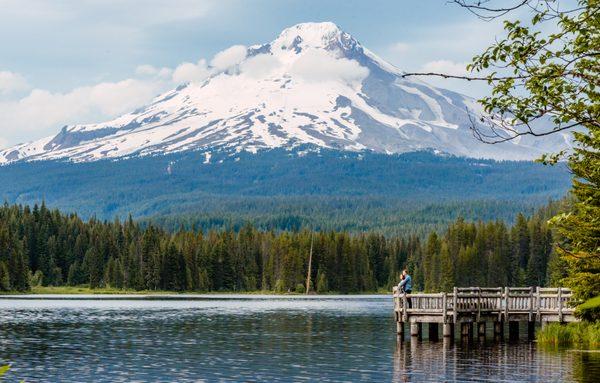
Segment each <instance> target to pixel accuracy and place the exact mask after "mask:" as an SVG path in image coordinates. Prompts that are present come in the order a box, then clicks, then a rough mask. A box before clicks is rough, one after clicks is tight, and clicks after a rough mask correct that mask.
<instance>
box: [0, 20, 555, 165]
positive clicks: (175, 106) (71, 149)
mask: <svg viewBox="0 0 600 383" xmlns="http://www.w3.org/2000/svg"><path fill="white" fill-rule="evenodd" d="M212 70H213V72H212V75H210V76H209V77H208V78H207V79H206V80H204V81H202V82H199V83H188V84H185V85H181V86H179V87H178V88H176V89H174V90H171V91H169V92H167V93H165V94H162V95H160V96H158V97H156V98H155V99H154V100H153V102H152V103H151V104H150V105H147V106H146V107H143V108H140V109H139V110H136V111H134V112H132V113H129V114H126V115H123V116H121V117H118V118H116V119H114V120H111V121H107V122H103V123H98V124H87V125H70V126H65V127H63V128H62V130H61V131H60V132H59V133H58V134H57V135H55V136H52V137H48V138H44V139H41V140H38V141H34V142H31V143H26V144H21V145H17V146H15V147H12V148H9V149H5V150H3V151H0V163H9V162H14V161H20V160H46V159H68V160H72V161H77V162H79V161H94V160H99V159H104V158H120V157H127V156H134V155H148V154H162V153H171V152H179V151H186V150H203V151H205V152H206V154H207V155H206V158H207V160H209V159H210V153H211V152H213V153H214V152H215V151H231V152H232V153H235V152H239V151H249V152H256V151H259V150H263V149H270V148H280V147H284V148H294V147H297V146H299V145H306V144H308V145H312V146H314V147H327V148H334V149H340V150H350V151H360V150H372V151H375V152H381V153H402V152H410V151H417V150H423V149H432V150H437V151H440V152H445V153H450V154H455V155H459V156H467V157H476V158H494V159H512V160H515V159H531V158H535V157H537V156H539V155H540V154H541V153H544V152H547V151H554V150H556V146H555V145H556V142H548V141H546V142H545V143H544V142H542V143H539V142H535V144H534V143H533V141H531V142H527V140H521V141H520V142H516V141H515V142H507V143H504V144H499V145H486V144H483V143H480V142H478V141H477V140H475V139H474V138H473V135H472V133H471V130H470V126H471V120H470V119H469V113H468V112H467V111H468V110H469V111H471V112H472V113H477V112H478V111H479V107H478V105H477V104H476V102H475V101H474V100H473V99H471V98H469V97H467V96H464V95H461V94H458V93H455V92H452V91H449V90H444V89H439V88H435V87H432V86H430V85H428V84H426V83H425V82H421V81H419V80H416V79H414V78H412V79H405V78H402V77H401V75H402V72H401V71H400V70H399V69H397V68H395V67H394V66H392V65H391V64H389V63H387V62H385V61H384V60H382V59H381V58H379V57H378V56H376V55H375V54H374V53H372V52H370V51H369V50H368V49H366V48H365V47H363V46H362V45H361V44H360V43H359V42H358V41H357V40H356V39H354V38H353V37H352V36H351V35H349V34H348V33H346V32H343V31H342V30H340V29H339V28H338V27H337V26H336V25H335V24H333V23H327V22H326V23H303V24H298V25H295V26H293V27H290V28H288V29H286V30H284V31H283V32H282V33H281V34H280V35H279V36H278V37H277V38H276V39H275V40H273V41H272V42H271V43H269V44H264V45H256V46H251V47H249V48H247V49H246V51H245V58H243V59H242V60H241V61H238V62H235V63H232V64H231V65H230V66H228V67H227V68H218V69H217V68H212ZM565 137H566V136H564V137H563V136H560V137H558V138H556V137H555V138H551V139H552V140H559V141H562V140H566V138H565ZM561 144H563V145H564V141H563V142H561Z"/></svg>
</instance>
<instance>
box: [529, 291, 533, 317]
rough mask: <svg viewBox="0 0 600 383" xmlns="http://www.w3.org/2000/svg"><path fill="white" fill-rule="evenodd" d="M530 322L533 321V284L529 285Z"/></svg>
mask: <svg viewBox="0 0 600 383" xmlns="http://www.w3.org/2000/svg"><path fill="white" fill-rule="evenodd" d="M529 322H533V286H530V287H529Z"/></svg>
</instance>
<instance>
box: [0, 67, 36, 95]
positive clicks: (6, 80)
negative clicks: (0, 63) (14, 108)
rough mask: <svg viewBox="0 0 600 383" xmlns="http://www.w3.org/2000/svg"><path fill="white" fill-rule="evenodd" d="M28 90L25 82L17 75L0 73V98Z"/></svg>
mask: <svg viewBox="0 0 600 383" xmlns="http://www.w3.org/2000/svg"><path fill="white" fill-rule="evenodd" d="M29 88H30V86H29V84H28V83H27V80H25V78H24V77H23V76H21V75H20V74H18V73H14V72H10V71H0V96H2V95H7V94H11V93H16V92H22V91H25V90H28V89H29Z"/></svg>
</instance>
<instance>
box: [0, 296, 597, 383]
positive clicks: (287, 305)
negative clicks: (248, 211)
mask: <svg viewBox="0 0 600 383" xmlns="http://www.w3.org/2000/svg"><path fill="white" fill-rule="evenodd" d="M391 310H392V302H391V299H390V298H389V297H381V296H361V297H338V298H335V297H329V298H327V299H322V298H311V299H298V298H294V299H289V298H285V299H274V298H261V297H248V296H242V297H233V296H228V297H227V299H221V298H219V297H213V298H212V299H198V300H21V299H18V300H14V299H10V300H8V299H0V363H2V364H6V363H10V364H12V366H13V369H12V371H11V372H10V373H9V374H8V378H7V381H9V382H13V381H14V382H16V381H18V380H20V379H25V380H26V381H27V382H203V381H207V382H213V381H250V382H259V381H260V382H263V381H265V382H266V381H268V382H274V381H280V382H293V381H320V382H357V381H368V382H389V381H392V382H423V381H432V382H440V381H490V382H515V381H526V382H538V381H539V382H563V381H576V382H588V381H589V382H597V381H598V378H599V377H600V354H598V353H593V352H578V351H566V350H564V351H548V350H543V349H540V348H538V347H536V345H535V344H534V343H529V342H526V341H522V342H518V343H515V344H509V343H495V342H493V341H491V340H490V339H488V340H487V341H486V342H483V343H481V342H479V341H475V342H474V343H473V344H471V345H469V344H465V343H461V342H460V341H456V342H453V343H450V342H444V341H440V342H429V341H428V340H427V339H425V340H423V341H414V342H412V341H409V340H407V341H405V342H402V343H398V342H397V339H396V335H395V332H394V331H395V325H394V322H393V319H392V315H391ZM488 327H490V326H488ZM522 333H524V332H522Z"/></svg>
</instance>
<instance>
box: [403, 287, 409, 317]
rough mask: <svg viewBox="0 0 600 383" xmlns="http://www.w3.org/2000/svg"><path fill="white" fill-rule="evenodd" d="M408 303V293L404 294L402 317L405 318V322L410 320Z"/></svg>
mask: <svg viewBox="0 0 600 383" xmlns="http://www.w3.org/2000/svg"><path fill="white" fill-rule="evenodd" d="M407 308H408V303H407V300H406V293H403V294H402V317H403V318H404V322H408V311H407Z"/></svg>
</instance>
